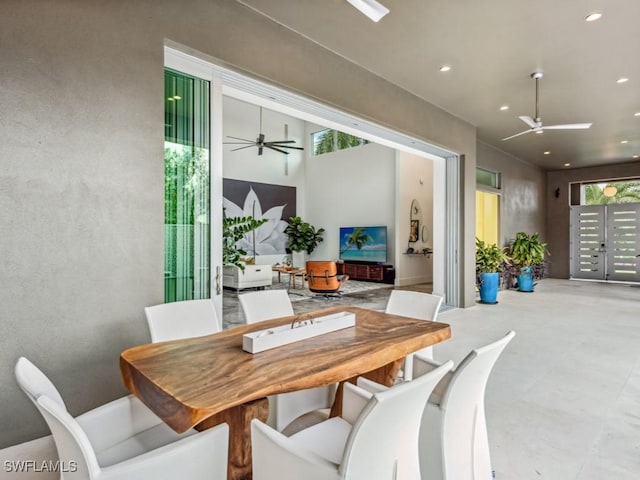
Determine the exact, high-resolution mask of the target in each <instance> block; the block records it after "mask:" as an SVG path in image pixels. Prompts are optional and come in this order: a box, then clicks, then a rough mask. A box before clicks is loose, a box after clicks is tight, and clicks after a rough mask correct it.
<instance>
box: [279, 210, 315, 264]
mask: <svg viewBox="0 0 640 480" xmlns="http://www.w3.org/2000/svg"><path fill="white" fill-rule="evenodd" d="M284 233H285V234H286V235H287V236H288V237H289V240H288V242H287V248H288V249H289V250H291V251H292V252H296V253H301V252H307V253H308V254H311V252H313V251H314V250H315V249H316V247H317V246H318V244H320V243H321V242H322V241H323V240H324V239H323V238H322V235H323V234H324V228H316V227H314V226H313V225H311V224H310V223H308V222H305V221H303V220H302V219H301V218H300V217H290V218H289V225H288V226H287V228H286V229H285V231H284ZM296 263H297V262H295V261H294V267H302V266H303V265H296Z"/></svg>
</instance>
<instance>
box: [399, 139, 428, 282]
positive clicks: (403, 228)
mask: <svg viewBox="0 0 640 480" xmlns="http://www.w3.org/2000/svg"><path fill="white" fill-rule="evenodd" d="M397 172H398V173H397V185H398V187H397V198H396V205H397V210H396V233H397V234H396V245H397V246H398V248H397V249H396V260H395V265H396V285H400V286H401V285H411V284H415V283H424V282H431V281H433V261H432V258H431V256H423V255H406V254H405V252H406V250H407V248H408V247H409V246H411V247H413V248H414V250H416V251H421V250H422V249H423V248H425V247H429V248H433V232H434V228H433V189H434V187H433V186H434V181H433V161H432V160H430V159H427V158H424V157H420V156H417V155H413V154H411V153H406V152H402V151H398V164H397ZM414 199H416V200H417V201H418V203H419V204H420V209H421V212H420V214H419V215H418V216H417V217H418V219H419V221H420V228H419V231H420V238H419V239H418V241H417V242H415V243H411V244H409V243H408V240H409V231H410V220H411V218H412V217H411V204H412V201H413V200H414ZM423 226H426V230H425V231H424V233H425V238H424V239H423V235H422V231H423V230H422V227H423Z"/></svg>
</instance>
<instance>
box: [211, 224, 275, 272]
mask: <svg viewBox="0 0 640 480" xmlns="http://www.w3.org/2000/svg"><path fill="white" fill-rule="evenodd" d="M268 221H269V220H268V219H266V218H263V219H260V220H256V219H255V218H253V217H224V218H223V219H222V263H223V264H224V265H235V266H236V267H238V268H239V269H240V270H242V271H244V264H243V263H242V262H241V261H240V259H241V258H242V256H243V255H246V254H247V252H246V251H244V250H243V249H242V248H239V247H237V246H236V242H237V241H238V240H240V239H242V237H244V235H245V233H249V232H250V231H252V230H255V229H256V228H258V227H259V226H260V225H262V224H264V223H266V222H268Z"/></svg>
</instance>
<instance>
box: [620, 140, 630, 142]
mask: <svg viewBox="0 0 640 480" xmlns="http://www.w3.org/2000/svg"><path fill="white" fill-rule="evenodd" d="M620 143H629V142H628V141H627V140H622V141H621V142H620Z"/></svg>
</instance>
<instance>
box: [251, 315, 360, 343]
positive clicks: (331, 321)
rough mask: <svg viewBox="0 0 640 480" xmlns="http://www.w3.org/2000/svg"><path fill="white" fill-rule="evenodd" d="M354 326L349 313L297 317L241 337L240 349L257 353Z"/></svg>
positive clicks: (354, 320) (353, 320)
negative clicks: (288, 322) (285, 322)
mask: <svg viewBox="0 0 640 480" xmlns="http://www.w3.org/2000/svg"><path fill="white" fill-rule="evenodd" d="M355 324H356V315H355V314H354V313H351V312H338V313H332V314H331V315H325V316H322V317H315V318H314V317H311V316H309V315H299V316H297V317H296V318H295V319H294V320H293V322H291V324H287V325H281V326H279V327H274V328H267V329H264V330H258V331H256V332H251V333H245V334H244V335H243V336H242V349H243V350H244V351H245V352H249V353H259V352H263V351H265V350H269V349H271V348H276V347H281V346H282V345H287V344H289V343H293V342H299V341H300V340H305V339H307V338H311V337H315V336H317V335H323V334H325V333H329V332H335V331H336V330H341V329H343V328H349V327H353V326H354V325H355Z"/></svg>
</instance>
